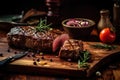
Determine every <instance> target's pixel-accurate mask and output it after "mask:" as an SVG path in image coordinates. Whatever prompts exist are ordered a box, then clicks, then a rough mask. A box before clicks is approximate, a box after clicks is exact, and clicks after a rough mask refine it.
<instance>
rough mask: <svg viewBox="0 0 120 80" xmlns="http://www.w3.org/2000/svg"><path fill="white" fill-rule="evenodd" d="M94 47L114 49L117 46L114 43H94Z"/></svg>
mask: <svg viewBox="0 0 120 80" xmlns="http://www.w3.org/2000/svg"><path fill="white" fill-rule="evenodd" d="M91 46H92V47H94V48H98V49H107V50H113V49H115V48H116V46H114V45H108V44H94V45H91Z"/></svg>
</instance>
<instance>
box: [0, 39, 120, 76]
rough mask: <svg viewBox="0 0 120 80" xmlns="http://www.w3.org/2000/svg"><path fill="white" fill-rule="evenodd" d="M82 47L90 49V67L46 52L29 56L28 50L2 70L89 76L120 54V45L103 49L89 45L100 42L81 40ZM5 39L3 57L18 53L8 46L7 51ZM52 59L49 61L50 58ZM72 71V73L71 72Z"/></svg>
mask: <svg viewBox="0 0 120 80" xmlns="http://www.w3.org/2000/svg"><path fill="white" fill-rule="evenodd" d="M83 44H84V49H85V50H86V49H87V50H88V51H90V53H91V54H92V58H91V61H90V62H89V63H88V64H89V65H90V67H89V68H88V69H86V68H80V69H79V68H78V64H77V62H69V61H64V60H61V59H60V58H59V57H58V56H56V55H55V54H53V53H48V54H45V55H44V59H41V58H42V57H43V55H42V56H41V55H39V54H36V55H35V56H34V57H33V56H31V55H32V54H33V52H29V55H30V56H29V57H28V56H26V57H24V58H21V59H19V60H16V61H14V62H11V63H10V64H9V65H7V66H5V67H4V68H3V70H6V69H7V71H10V72H20V73H35V74H45V75H46V74H47V75H55V76H58V75H61V76H73V77H90V76H91V75H93V74H95V72H96V71H97V70H99V69H100V68H102V67H103V66H105V65H106V64H108V63H109V62H111V59H114V58H116V57H118V56H120V53H119V52H120V46H119V45H116V46H117V48H116V49H114V50H110V51H108V50H104V49H95V48H92V47H90V45H92V44H101V43H100V42H83ZM8 48H9V46H8V44H7V39H6V38H5V37H4V38H1V39H0V52H1V53H3V55H4V57H0V59H1V60H2V59H4V58H6V57H8V56H10V55H14V54H15V52H17V53H19V52H20V50H18V49H12V48H9V49H10V51H9V52H8ZM38 58H40V59H41V60H40V62H37V65H34V64H33V62H34V60H33V59H38ZM51 59H52V60H53V61H50V60H51ZM73 73H74V74H73Z"/></svg>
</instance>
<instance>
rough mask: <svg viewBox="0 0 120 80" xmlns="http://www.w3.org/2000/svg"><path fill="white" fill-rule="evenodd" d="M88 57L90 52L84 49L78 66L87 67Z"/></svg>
mask: <svg viewBox="0 0 120 80" xmlns="http://www.w3.org/2000/svg"><path fill="white" fill-rule="evenodd" d="M89 59H90V52H89V51H87V50H85V51H82V52H81V55H80V59H79V60H78V68H82V67H86V68H88V67H89V65H88V60H89Z"/></svg>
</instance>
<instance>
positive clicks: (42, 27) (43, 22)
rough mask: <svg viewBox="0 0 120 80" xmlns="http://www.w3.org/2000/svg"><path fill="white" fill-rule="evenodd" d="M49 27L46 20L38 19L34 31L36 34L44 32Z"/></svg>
mask: <svg viewBox="0 0 120 80" xmlns="http://www.w3.org/2000/svg"><path fill="white" fill-rule="evenodd" d="M50 26H51V24H47V19H44V20H42V19H40V22H39V24H38V25H37V26H36V31H37V32H45V31H47V30H49V29H51V28H50Z"/></svg>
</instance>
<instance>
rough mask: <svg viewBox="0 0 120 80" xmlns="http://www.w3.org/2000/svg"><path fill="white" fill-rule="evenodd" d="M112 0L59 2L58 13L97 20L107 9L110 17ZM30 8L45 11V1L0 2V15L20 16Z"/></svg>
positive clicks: (5, 0)
mask: <svg viewBox="0 0 120 80" xmlns="http://www.w3.org/2000/svg"><path fill="white" fill-rule="evenodd" d="M112 7H113V0H61V7H60V13H61V15H62V16H64V17H86V18H91V19H94V20H98V19H99V11H100V10H101V9H109V10H110V12H111V14H110V15H111V16H112ZM31 8H35V9H38V10H43V11H47V7H46V6H45V0H2V1H1V2H0V15H3V14H13V13H14V14H20V13H21V11H22V10H24V11H28V10H30V9H31Z"/></svg>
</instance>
